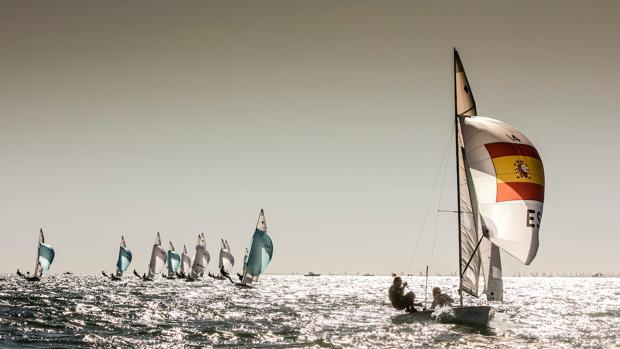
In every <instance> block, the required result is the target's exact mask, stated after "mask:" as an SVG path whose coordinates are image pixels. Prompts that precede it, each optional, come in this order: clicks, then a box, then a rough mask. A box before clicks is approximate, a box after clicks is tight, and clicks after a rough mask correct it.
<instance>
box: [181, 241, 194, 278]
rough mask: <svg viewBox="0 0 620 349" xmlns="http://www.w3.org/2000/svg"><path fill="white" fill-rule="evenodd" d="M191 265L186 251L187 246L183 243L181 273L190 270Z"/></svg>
mask: <svg viewBox="0 0 620 349" xmlns="http://www.w3.org/2000/svg"><path fill="white" fill-rule="evenodd" d="M191 265H192V259H191V257H190V256H189V254H188V253H187V247H185V245H183V254H181V268H180V269H181V273H182V274H183V275H187V274H189V272H190V267H191Z"/></svg>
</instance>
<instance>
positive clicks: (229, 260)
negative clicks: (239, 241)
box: [209, 239, 235, 281]
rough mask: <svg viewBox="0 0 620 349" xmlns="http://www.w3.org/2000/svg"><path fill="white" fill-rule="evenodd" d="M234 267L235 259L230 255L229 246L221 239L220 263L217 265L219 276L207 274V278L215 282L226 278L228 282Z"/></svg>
mask: <svg viewBox="0 0 620 349" xmlns="http://www.w3.org/2000/svg"><path fill="white" fill-rule="evenodd" d="M234 265H235V257H233V255H232V253H230V245H228V241H227V240H224V239H222V247H220V263H219V265H218V267H219V271H220V274H219V275H212V274H211V273H209V276H211V277H212V278H214V279H217V280H224V279H226V278H228V279H229V280H230V277H229V275H230V272H231V271H232V268H233V266H234ZM231 281H232V280H231Z"/></svg>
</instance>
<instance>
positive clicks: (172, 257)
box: [166, 241, 181, 279]
mask: <svg viewBox="0 0 620 349" xmlns="http://www.w3.org/2000/svg"><path fill="white" fill-rule="evenodd" d="M169 244H170V248H169V249H168V263H167V264H168V275H166V279H176V278H177V270H179V267H181V255H179V253H178V252H177V251H175V250H174V245H173V244H172V241H169Z"/></svg>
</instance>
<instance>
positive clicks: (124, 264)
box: [116, 236, 132, 277]
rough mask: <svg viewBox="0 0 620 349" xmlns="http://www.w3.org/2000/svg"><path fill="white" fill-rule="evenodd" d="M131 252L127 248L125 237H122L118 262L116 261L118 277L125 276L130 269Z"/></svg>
mask: <svg viewBox="0 0 620 349" xmlns="http://www.w3.org/2000/svg"><path fill="white" fill-rule="evenodd" d="M131 259H132V255H131V251H130V250H129V249H128V248H127V244H126V243H125V237H124V236H121V245H120V247H119V250H118V260H117V261H116V276H117V277H121V276H123V272H125V270H127V268H129V264H131Z"/></svg>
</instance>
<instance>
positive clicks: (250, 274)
mask: <svg viewBox="0 0 620 349" xmlns="http://www.w3.org/2000/svg"><path fill="white" fill-rule="evenodd" d="M272 256H273V242H272V241H271V238H270V237H269V235H267V223H266V221H265V212H264V211H263V210H262V209H261V210H260V214H259V215H258V221H257V222H256V229H255V230H254V236H253V237H252V247H250V254H249V255H248V256H247V258H246V260H245V261H244V262H245V263H244V268H243V275H242V278H241V283H239V284H237V285H240V286H251V285H252V283H254V282H256V281H258V277H259V276H260V275H261V274H262V273H263V272H264V271H265V269H267V266H268V265H269V262H271V257H272Z"/></svg>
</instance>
